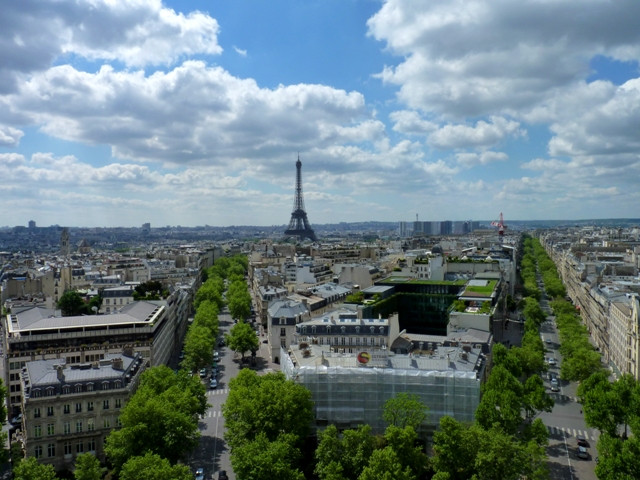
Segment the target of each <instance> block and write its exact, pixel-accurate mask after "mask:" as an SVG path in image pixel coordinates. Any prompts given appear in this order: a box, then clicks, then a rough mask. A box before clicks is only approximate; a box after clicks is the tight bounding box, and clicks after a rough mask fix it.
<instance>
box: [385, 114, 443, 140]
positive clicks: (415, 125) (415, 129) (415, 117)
mask: <svg viewBox="0 0 640 480" xmlns="http://www.w3.org/2000/svg"><path fill="white" fill-rule="evenodd" d="M389 117H390V118H391V120H392V121H393V123H394V125H393V130H394V131H396V132H400V133H405V134H413V135H426V134H428V133H431V132H433V131H434V130H436V129H437V128H438V124H437V123H435V122H431V121H429V120H424V119H423V118H421V117H420V114H419V113H418V112H416V111H410V110H399V111H396V112H391V114H390V115H389Z"/></svg>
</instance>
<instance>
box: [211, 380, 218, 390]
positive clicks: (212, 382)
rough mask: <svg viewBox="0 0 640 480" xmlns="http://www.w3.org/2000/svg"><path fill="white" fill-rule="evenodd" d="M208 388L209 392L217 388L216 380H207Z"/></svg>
mask: <svg viewBox="0 0 640 480" xmlns="http://www.w3.org/2000/svg"><path fill="white" fill-rule="evenodd" d="M209 388H210V389H211V390H214V389H216V388H218V380H216V379H215V378H211V380H209Z"/></svg>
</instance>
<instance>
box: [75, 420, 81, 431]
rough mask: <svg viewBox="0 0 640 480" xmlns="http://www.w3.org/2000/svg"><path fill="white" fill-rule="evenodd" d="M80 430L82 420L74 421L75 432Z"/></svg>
mask: <svg viewBox="0 0 640 480" xmlns="http://www.w3.org/2000/svg"><path fill="white" fill-rule="evenodd" d="M80 432H82V420H78V421H77V422H76V433H80Z"/></svg>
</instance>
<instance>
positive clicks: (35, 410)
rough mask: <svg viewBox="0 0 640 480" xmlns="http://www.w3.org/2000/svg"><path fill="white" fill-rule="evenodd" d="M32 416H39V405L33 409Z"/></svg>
mask: <svg viewBox="0 0 640 480" xmlns="http://www.w3.org/2000/svg"><path fill="white" fill-rule="evenodd" d="M33 418H40V407H36V408H34V409H33Z"/></svg>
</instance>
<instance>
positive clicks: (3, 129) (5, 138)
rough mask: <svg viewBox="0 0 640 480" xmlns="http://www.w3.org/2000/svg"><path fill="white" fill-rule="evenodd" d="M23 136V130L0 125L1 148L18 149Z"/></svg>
mask: <svg viewBox="0 0 640 480" xmlns="http://www.w3.org/2000/svg"><path fill="white" fill-rule="evenodd" d="M23 136H24V132H23V131H22V130H18V129H17V128H13V127H11V126H9V125H0V146H2V147H17V146H18V144H19V143H20V139H21V138H22V137H23Z"/></svg>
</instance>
